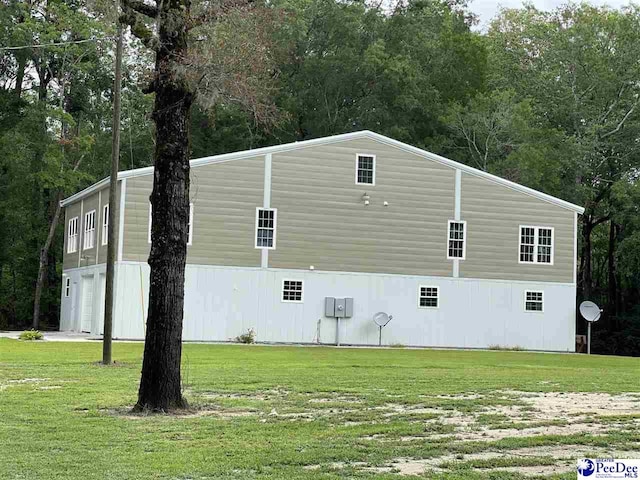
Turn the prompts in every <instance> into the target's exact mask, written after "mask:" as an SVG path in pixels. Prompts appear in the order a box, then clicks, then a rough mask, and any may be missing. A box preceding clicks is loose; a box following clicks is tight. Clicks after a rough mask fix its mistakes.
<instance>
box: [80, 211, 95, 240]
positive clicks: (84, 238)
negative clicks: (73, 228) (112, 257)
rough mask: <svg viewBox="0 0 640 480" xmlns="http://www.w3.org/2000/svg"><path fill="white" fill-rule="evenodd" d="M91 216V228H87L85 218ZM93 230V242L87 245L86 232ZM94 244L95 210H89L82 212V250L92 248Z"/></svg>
mask: <svg viewBox="0 0 640 480" xmlns="http://www.w3.org/2000/svg"><path fill="white" fill-rule="evenodd" d="M90 216H93V230H87V219H88V218H89V217H90ZM91 231H92V232H93V242H92V245H91V246H90V247H87V238H88V236H87V234H88V233H89V232H91ZM95 246H96V211H95V210H90V211H88V212H87V213H85V214H84V228H83V230H82V250H92V249H93V248H95Z"/></svg>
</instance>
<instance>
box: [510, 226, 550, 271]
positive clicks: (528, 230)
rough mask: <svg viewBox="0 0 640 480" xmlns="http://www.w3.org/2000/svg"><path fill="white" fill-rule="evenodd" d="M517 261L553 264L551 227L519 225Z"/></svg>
mask: <svg viewBox="0 0 640 480" xmlns="http://www.w3.org/2000/svg"><path fill="white" fill-rule="evenodd" d="M518 245H519V249H518V263H540V264H546V265H553V227H536V226H530V225H520V235H519V242H518Z"/></svg>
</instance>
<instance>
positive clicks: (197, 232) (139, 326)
mask: <svg viewBox="0 0 640 480" xmlns="http://www.w3.org/2000/svg"><path fill="white" fill-rule="evenodd" d="M191 165H192V171H191V182H192V183H191V215H190V222H189V246H188V254H187V267H186V280H185V312H184V331H183V338H184V340H194V341H197V340H204V341H206V340H211V341H227V340H229V339H231V338H234V337H236V336H237V335H239V334H241V333H244V332H246V331H247V329H249V328H255V329H256V331H257V340H258V341H261V342H286V343H288V342H291V343H327V344H334V343H336V340H337V339H338V337H339V339H340V341H341V342H342V343H343V344H351V345H377V344H378V341H379V334H380V331H379V329H378V326H377V325H376V324H375V323H374V321H373V316H374V314H376V313H377V312H386V313H388V314H390V315H393V319H392V320H391V322H390V323H389V324H388V325H387V326H385V327H384V329H383V331H382V335H381V343H382V344H403V345H407V346H409V345H412V346H434V347H466V348H486V347H488V346H491V345H501V346H519V347H523V348H526V349H532V350H549V351H574V345H575V344H574V342H575V313H576V239H577V216H578V214H581V213H583V208H582V207H579V206H576V205H573V204H571V203H568V202H566V201H563V200H560V199H558V198H555V197H552V196H550V195H546V194H544V193H541V192H538V191H535V190H532V189H530V188H527V187H524V186H522V185H518V184H515V183H513V182H510V181H507V180H504V179H502V178H498V177H496V176H494V175H490V174H488V173H485V172H482V171H479V170H476V169H473V168H471V167H468V166H466V165H462V164H460V163H456V162H454V161H452V160H449V159H447V158H443V157H441V156H438V155H435V154H432V153H429V152H426V151H424V150H421V149H418V148H415V147H412V146H410V145H407V144H404V143H401V142H399V141H396V140H393V139H390V138H387V137H384V136H382V135H379V134H376V133H373V132H369V131H361V132H355V133H348V134H344V135H336V136H331V137H326V138H319V139H314V140H308V141H302V142H296V143H290V144H285V145H278V146H273V147H266V148H259V149H255V150H248V151H244V152H236V153H230V154H224V155H216V156H213V157H206V158H200V159H196V160H193V161H192V162H191ZM152 174H153V167H148V168H141V169H137V170H129V171H124V172H120V174H119V176H118V199H117V201H118V202H119V206H120V208H119V210H120V215H119V219H118V224H117V225H114V227H115V228H116V229H117V234H116V236H117V238H118V245H117V264H116V279H115V289H116V293H115V309H114V312H115V313H114V315H115V316H114V329H113V333H114V337H115V338H120V339H142V338H144V333H145V321H146V312H147V299H148V293H149V267H148V265H147V257H148V255H149V246H150V203H149V195H150V193H151V188H152V182H153V175H152ZM108 182H109V179H105V180H102V181H101V182H98V183H96V184H94V185H92V186H91V187H89V188H87V189H85V190H83V191H81V192H79V193H77V194H75V195H73V196H71V197H69V198H67V199H65V200H64V201H63V202H62V205H63V207H64V211H65V227H66V232H65V244H64V273H63V282H62V311H61V323H60V328H61V330H70V331H85V332H91V333H92V334H100V333H101V332H102V323H103V311H104V306H103V304H104V284H105V261H106V250H107V229H108V225H107V219H108V208H109V200H110V199H109V190H108ZM326 297H335V298H338V299H342V298H352V299H353V305H352V308H353V312H352V315H351V317H350V318H342V319H337V318H335V317H334V316H333V315H332V314H329V315H325V313H326V312H325V298H326ZM338 303H340V302H338ZM332 313H333V312H332Z"/></svg>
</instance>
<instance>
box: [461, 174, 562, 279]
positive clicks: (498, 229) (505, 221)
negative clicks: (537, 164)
mask: <svg viewBox="0 0 640 480" xmlns="http://www.w3.org/2000/svg"><path fill="white" fill-rule="evenodd" d="M573 216H574V213H573V212H571V211H569V210H566V209H564V208H561V207H558V206H555V205H553V204H550V203H548V202H545V201H543V200H540V199H537V198H534V197H532V196H530V195H526V194H523V193H520V192H517V191H515V190H513V189H510V188H508V187H506V186H503V185H499V184H497V183H494V182H491V181H489V180H486V179H482V178H479V177H476V176H473V175H469V174H466V173H463V175H462V199H461V219H462V220H466V221H467V229H468V242H467V256H466V259H465V260H463V261H461V262H460V276H461V277H468V278H489V279H505V280H531V281H555V282H573V234H574V232H573ZM520 225H534V226H549V227H554V264H553V265H535V264H520V263H518V241H519V240H518V235H519V227H520Z"/></svg>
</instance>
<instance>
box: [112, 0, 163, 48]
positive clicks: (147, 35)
mask: <svg viewBox="0 0 640 480" xmlns="http://www.w3.org/2000/svg"><path fill="white" fill-rule="evenodd" d="M122 10H123V13H122V15H120V21H121V22H122V23H123V24H125V25H129V26H130V27H131V33H132V34H133V35H134V36H135V37H137V38H139V39H140V40H141V41H142V43H143V45H144V46H145V47H147V48H150V49H151V50H153V51H157V50H158V48H160V42H159V41H158V38H157V37H156V36H155V35H154V34H153V32H152V31H151V30H150V29H149V27H147V26H146V25H145V24H144V22H143V21H142V20H140V17H138V15H137V14H136V12H135V11H134V10H132V9H131V8H129V7H127V6H126V5H125V6H123V9H122Z"/></svg>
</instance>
